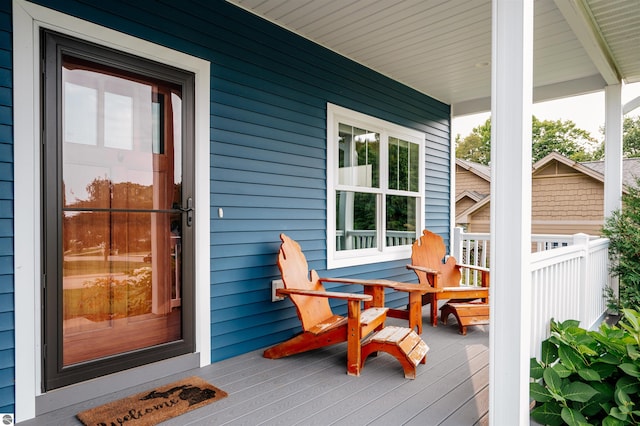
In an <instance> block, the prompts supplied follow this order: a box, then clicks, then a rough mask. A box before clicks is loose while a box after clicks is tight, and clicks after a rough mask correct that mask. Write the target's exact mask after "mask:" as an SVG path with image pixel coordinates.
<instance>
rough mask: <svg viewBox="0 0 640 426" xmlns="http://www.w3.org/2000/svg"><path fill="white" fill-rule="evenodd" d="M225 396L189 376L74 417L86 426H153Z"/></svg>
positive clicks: (216, 389) (198, 379)
mask: <svg viewBox="0 0 640 426" xmlns="http://www.w3.org/2000/svg"><path fill="white" fill-rule="evenodd" d="M226 396H227V393H226V392H225V391H223V390H220V389H218V388H216V387H215V386H212V385H211V384H209V383H208V382H206V381H205V380H202V379H201V378H199V377H189V378H186V379H183V380H180V381H178V382H174V383H170V384H168V385H164V386H160V387H158V388H156V389H152V390H149V391H146V392H141V393H139V394H136V395H133V396H130V397H128V398H123V399H120V400H118V401H113V402H110V403H108V404H104V405H101V406H99V407H96V408H92V409H90V410H86V411H83V412H81V413H78V414H76V417H78V419H80V421H81V422H82V423H84V424H85V425H86V426H120V425H126V426H153V425H156V424H158V423H160V422H163V421H165V420H167V419H170V418H171V417H175V416H179V415H180V414H184V413H186V412H188V411H191V410H195V409H196V408H200V407H203V406H205V405H207V404H211V403H212V402H215V401H217V400H219V399H222V398H224V397H226Z"/></svg>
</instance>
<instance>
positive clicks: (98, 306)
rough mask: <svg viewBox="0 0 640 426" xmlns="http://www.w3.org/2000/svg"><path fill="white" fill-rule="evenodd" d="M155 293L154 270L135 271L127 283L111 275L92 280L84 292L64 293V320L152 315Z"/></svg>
mask: <svg viewBox="0 0 640 426" xmlns="http://www.w3.org/2000/svg"><path fill="white" fill-rule="evenodd" d="M151 290H152V282H151V268H150V267H142V268H138V269H135V270H133V271H131V272H130V273H129V274H127V275H126V278H125V279H123V280H116V279H114V278H113V277H111V276H106V277H99V278H95V279H93V280H88V281H86V282H85V284H84V287H83V288H81V289H70V290H65V291H64V295H63V297H64V318H65V319H70V318H75V317H84V318H87V319H90V320H91V321H105V320H109V319H116V318H124V317H132V316H137V315H144V314H148V313H150V312H151Z"/></svg>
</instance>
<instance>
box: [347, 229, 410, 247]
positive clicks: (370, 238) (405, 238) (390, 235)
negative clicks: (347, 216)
mask: <svg viewBox="0 0 640 426" xmlns="http://www.w3.org/2000/svg"><path fill="white" fill-rule="evenodd" d="M385 239H386V242H385V244H386V247H395V246H404V245H407V246H410V245H411V244H413V242H414V241H415V239H416V233H415V232H413V231H387V232H386V236H385ZM376 246H377V242H376V231H375V230H371V231H370V230H365V231H362V230H356V229H351V230H347V231H343V230H338V231H336V249H337V250H351V249H366V248H374V247H376Z"/></svg>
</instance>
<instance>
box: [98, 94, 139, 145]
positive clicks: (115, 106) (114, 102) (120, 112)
mask: <svg viewBox="0 0 640 426" xmlns="http://www.w3.org/2000/svg"><path fill="white" fill-rule="evenodd" d="M104 146H105V147H107V148H118V149H132V148H133V98H131V96H123V95H118V94H116V93H109V92H105V93H104Z"/></svg>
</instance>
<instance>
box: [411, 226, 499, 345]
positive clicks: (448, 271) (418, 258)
mask: <svg viewBox="0 0 640 426" xmlns="http://www.w3.org/2000/svg"><path fill="white" fill-rule="evenodd" d="M445 254H446V249H445V245H444V241H443V240H442V237H441V236H439V235H437V234H434V233H433V232H431V231H429V230H426V229H425V230H423V231H422V236H421V237H420V238H418V239H417V240H416V241H415V242H414V243H413V247H412V251H411V265H407V268H409V269H412V270H413V271H414V272H415V273H416V275H417V276H418V281H419V282H420V284H425V285H431V286H432V287H433V288H434V289H436V290H439V291H436V292H432V293H426V294H424V295H423V296H422V304H423V305H426V304H430V305H431V309H430V311H431V325H433V326H434V327H435V326H437V325H438V301H439V300H447V299H449V303H448V305H449V306H447V308H446V310H445V312H446V313H447V316H448V314H449V313H453V314H454V315H456V317H458V315H457V314H456V310H455V306H456V305H455V304H456V303H459V302H469V301H471V300H475V299H481V303H478V304H477V305H478V307H477V308H476V309H475V310H476V312H479V311H482V312H486V314H485V318H484V319H483V320H482V321H484V322H478V321H476V322H475V324H479V323H486V321H487V320H488V303H489V269H487V268H482V267H479V266H474V265H461V264H458V263H457V262H456V259H455V257H453V256H450V257H449V258H448V259H447V260H446V262H444V257H445ZM462 267H464V268H470V269H475V270H478V271H480V273H481V285H480V286H461V285H460V279H461V274H460V268H462ZM466 305H468V303H465V306H466ZM452 306H453V310H452V309H451V307H452ZM472 310H473V309H472ZM443 320H446V317H444V316H443ZM462 322H464V319H461V318H458V323H459V325H460V327H461V333H462V334H465V333H466V325H464V324H462ZM463 326H464V327H465V328H464V329H463V328H462V327H463ZM463 331H464V332H463Z"/></svg>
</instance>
